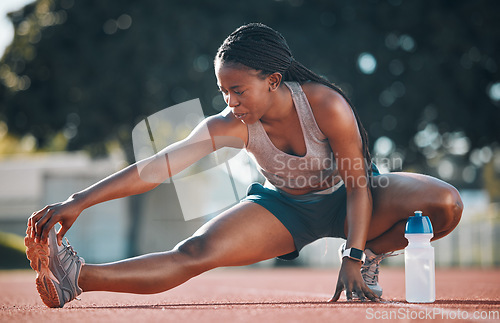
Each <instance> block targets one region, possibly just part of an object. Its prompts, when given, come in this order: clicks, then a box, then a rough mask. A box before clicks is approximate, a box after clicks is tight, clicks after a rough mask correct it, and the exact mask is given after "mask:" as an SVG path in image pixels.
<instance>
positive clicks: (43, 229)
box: [28, 205, 57, 243]
mask: <svg viewBox="0 0 500 323" xmlns="http://www.w3.org/2000/svg"><path fill="white" fill-rule="evenodd" d="M56 223H57V220H56V217H55V216H54V209H53V206H52V205H47V206H46V207H44V208H43V209H41V210H40V211H37V212H34V213H33V214H32V215H31V216H30V218H29V219H28V227H31V231H30V236H31V238H34V239H35V242H37V243H46V241H47V237H48V233H49V231H50V229H51V228H52V227H53V226H54V225H55V224H56Z"/></svg>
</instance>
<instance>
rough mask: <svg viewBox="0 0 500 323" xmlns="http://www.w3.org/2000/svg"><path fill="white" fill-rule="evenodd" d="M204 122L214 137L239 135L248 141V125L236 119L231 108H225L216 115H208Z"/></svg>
mask: <svg viewBox="0 0 500 323" xmlns="http://www.w3.org/2000/svg"><path fill="white" fill-rule="evenodd" d="M204 122H205V123H206V125H207V127H208V130H209V131H210V135H211V136H212V137H215V136H229V137H238V138H240V139H242V140H243V141H244V142H246V141H247V126H246V125H245V124H244V123H242V122H241V121H240V120H238V119H236V118H235V117H234V115H233V114H232V113H231V111H230V109H229V108H226V109H224V110H223V111H222V112H220V113H218V114H216V115H213V116H210V117H207V118H206V119H205V120H204Z"/></svg>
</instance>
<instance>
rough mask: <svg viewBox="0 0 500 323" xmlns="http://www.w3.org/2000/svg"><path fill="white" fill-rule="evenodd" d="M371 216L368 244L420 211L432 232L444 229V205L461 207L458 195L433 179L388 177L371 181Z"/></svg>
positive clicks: (392, 174) (451, 188) (425, 176)
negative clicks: (430, 223) (427, 218)
mask: <svg viewBox="0 0 500 323" xmlns="http://www.w3.org/2000/svg"><path fill="white" fill-rule="evenodd" d="M372 198H373V216H372V220H371V222H370V230H369V233H368V240H371V239H374V238H376V237H378V236H380V235H381V234H383V233H384V232H385V231H387V230H389V229H390V228H391V227H392V226H393V225H395V224H396V223H398V222H400V221H406V220H407V219H408V217H409V216H411V215H413V212H414V211H417V210H420V211H423V213H424V215H427V216H429V217H430V218H431V222H432V224H433V226H434V228H435V229H437V228H442V227H444V226H446V223H445V222H447V221H449V217H447V214H443V210H445V209H446V208H445V206H446V205H451V204H453V203H459V204H460V203H461V200H460V195H459V194H458V191H457V190H456V189H455V188H454V187H453V186H451V185H450V184H448V183H446V182H443V181H441V180H439V179H437V178H434V177H431V176H427V175H422V174H414V173H403V172H400V173H390V174H384V175H380V176H376V177H374V178H373V182H372Z"/></svg>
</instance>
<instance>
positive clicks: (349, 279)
mask: <svg viewBox="0 0 500 323" xmlns="http://www.w3.org/2000/svg"><path fill="white" fill-rule="evenodd" d="M311 86H314V87H315V89H313V90H312V91H310V93H311V96H310V99H309V101H310V103H311V106H312V107H313V112H314V115H315V118H316V121H317V123H318V126H319V127H320V129H321V130H322V131H323V133H324V134H325V135H326V136H327V138H328V140H329V143H330V146H331V148H332V151H333V152H334V154H335V159H336V163H337V168H338V171H339V174H340V176H341V177H342V179H343V181H344V185H345V188H346V194H347V215H346V224H347V232H346V235H347V242H346V248H357V249H361V250H364V249H365V243H366V238H367V235H368V229H369V226H370V219H371V215H372V196H371V190H370V186H369V185H370V183H369V180H368V178H367V169H366V167H367V165H366V161H365V159H364V156H363V144H362V140H361V135H360V133H359V128H358V124H357V122H356V118H355V116H354V113H353V112H352V109H351V107H350V106H349V104H348V103H347V102H346V101H345V100H344V98H343V97H342V96H341V95H340V94H338V93H336V92H335V91H334V90H331V89H329V88H327V87H325V86H320V85H317V84H312V85H311ZM360 268H361V263H360V262H358V261H355V260H352V259H350V258H344V259H343V260H342V266H341V269H340V272H339V279H338V282H337V289H336V291H335V295H334V297H333V298H332V301H336V300H338V298H339V297H340V294H341V292H342V290H343V289H345V290H346V295H347V298H348V299H350V298H351V295H352V292H353V291H355V292H356V293H357V294H358V296H359V297H360V298H363V297H366V298H369V299H371V300H376V299H377V298H378V297H377V296H376V295H375V294H374V293H373V292H372V291H371V290H370V289H369V288H368V286H367V285H366V284H365V282H364V281H363V278H362V277H361V273H360Z"/></svg>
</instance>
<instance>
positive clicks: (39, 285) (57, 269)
mask: <svg viewBox="0 0 500 323" xmlns="http://www.w3.org/2000/svg"><path fill="white" fill-rule="evenodd" d="M31 229H32V228H31V227H28V230H27V231H26V233H27V235H26V237H25V238H24V244H25V245H26V256H27V257H28V259H29V260H30V266H31V268H33V270H35V271H36V272H37V276H36V289H37V290H38V293H39V294H40V298H41V299H42V301H43V303H44V304H45V305H47V306H48V307H63V306H64V304H66V303H68V302H70V301H72V300H74V299H75V298H76V297H77V296H78V295H80V294H81V293H82V289H81V288H80V287H78V277H79V276H80V270H81V268H82V265H83V264H84V263H85V261H84V260H83V258H82V257H79V256H77V255H76V252H75V251H74V250H73V248H72V247H71V246H70V245H69V242H68V240H67V239H66V243H67V244H64V243H63V244H62V246H59V245H58V244H57V239H56V231H55V227H54V228H52V230H50V232H49V238H48V242H47V243H39V242H35V239H34V238H31V235H30V232H31Z"/></svg>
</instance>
